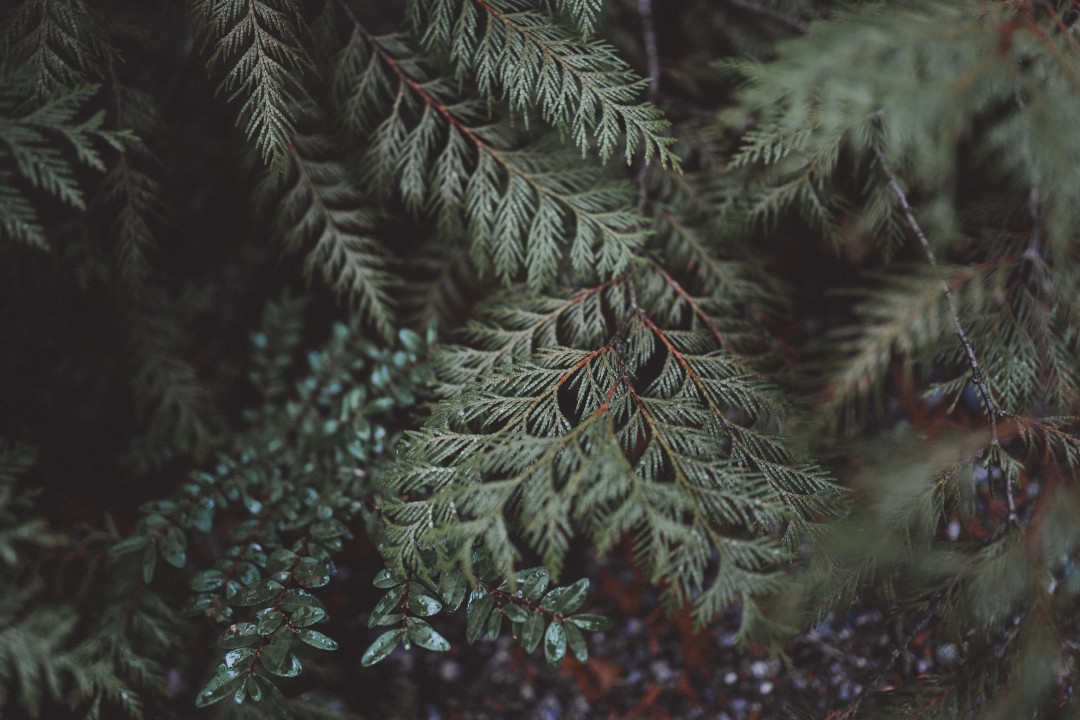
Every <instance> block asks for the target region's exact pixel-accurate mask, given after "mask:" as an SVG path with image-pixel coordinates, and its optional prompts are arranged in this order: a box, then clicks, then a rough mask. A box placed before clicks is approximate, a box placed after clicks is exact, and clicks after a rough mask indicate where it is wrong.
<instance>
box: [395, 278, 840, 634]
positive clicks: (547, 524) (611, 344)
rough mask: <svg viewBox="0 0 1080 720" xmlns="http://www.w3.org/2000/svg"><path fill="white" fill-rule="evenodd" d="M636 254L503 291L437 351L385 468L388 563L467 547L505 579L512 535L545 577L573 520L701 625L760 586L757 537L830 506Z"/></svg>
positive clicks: (762, 552) (710, 336)
mask: <svg viewBox="0 0 1080 720" xmlns="http://www.w3.org/2000/svg"><path fill="white" fill-rule="evenodd" d="M639 262H640V265H639V267H638V268H636V269H635V270H631V271H629V272H628V273H626V274H625V275H623V276H620V277H617V278H615V279H613V280H611V281H609V282H608V283H605V284H603V285H599V286H596V287H594V288H590V289H588V290H584V291H580V292H578V293H575V294H573V295H571V296H570V297H567V298H562V299H559V298H535V299H530V298H527V297H526V298H525V299H523V301H522V302H521V303H515V304H514V305H508V303H507V302H506V299H505V298H504V299H503V302H501V303H500V304H499V305H497V306H496V307H497V308H499V309H498V310H495V311H493V317H495V318H498V320H496V321H495V322H492V323H491V324H488V325H474V326H473V327H472V328H471V331H470V334H471V336H472V338H473V339H474V341H475V343H476V345H478V346H479V347H478V348H476V349H470V348H451V349H449V351H448V354H447V355H446V356H444V357H443V358H441V359H440V363H439V371H440V375H441V376H443V377H445V378H446V379H448V380H449V382H450V383H451V385H450V386H449V387H448V388H446V389H445V390H444V392H445V393H446V394H447V395H448V396H449V397H448V399H447V400H444V401H443V402H442V403H441V404H440V405H439V406H438V407H437V408H436V409H435V411H434V413H433V415H432V419H431V420H430V421H429V422H428V423H427V425H425V427H424V429H423V430H421V431H420V432H418V433H414V434H413V435H412V436H411V438H410V442H409V445H408V447H407V450H406V451H405V453H404V455H403V457H402V459H401V460H400V461H399V462H398V464H397V465H396V466H395V469H394V471H393V472H392V473H391V474H390V475H388V477H387V479H386V482H387V483H388V484H389V486H390V487H391V489H393V490H394V491H395V492H399V493H408V494H413V493H420V495H419V496H418V498H417V499H416V500H413V501H410V502H404V503H401V504H395V505H389V506H387V508H386V513H387V516H388V519H389V521H390V523H391V524H390V526H389V528H388V538H389V539H390V542H389V543H388V544H387V546H386V547H384V552H385V553H386V554H387V556H388V558H389V561H390V562H391V564H392V566H396V567H400V568H402V569H410V570H417V569H420V568H423V567H425V563H424V562H423V558H422V556H421V555H420V552H421V549H429V550H432V551H435V552H437V553H439V554H440V558H441V559H440V562H441V563H442V564H444V565H458V566H461V567H463V568H466V569H468V568H470V567H471V556H472V552H473V551H474V550H476V549H481V548H482V550H483V552H484V554H485V555H487V556H489V557H490V558H491V560H492V562H493V563H494V564H495V567H496V568H497V569H499V571H500V572H503V573H510V572H511V571H512V568H513V562H514V560H515V556H514V555H515V550H514V545H513V543H512V541H511V538H512V537H521V538H523V539H524V540H525V541H526V542H527V544H528V545H529V547H531V548H533V549H535V550H536V551H537V552H539V553H540V554H541V557H542V558H543V559H544V561H545V564H546V565H547V566H548V567H549V568H551V569H552V570H553V571H554V572H557V571H558V570H559V568H560V567H561V566H562V562H563V558H564V556H565V553H566V551H567V548H568V545H569V541H570V538H571V537H572V536H573V535H574V534H575V533H576V532H577V531H579V530H580V531H582V532H584V533H585V534H586V535H587V536H588V537H589V539H590V540H591V541H592V542H593V543H594V545H595V546H596V547H597V549H598V550H599V551H600V552H606V551H608V550H610V549H611V548H613V547H614V546H615V544H616V543H617V542H618V541H619V540H620V539H621V538H622V537H623V536H625V535H629V536H631V537H632V538H633V540H634V550H635V554H636V556H637V559H638V561H639V563H640V564H641V566H642V567H643V569H644V570H645V572H646V574H647V575H648V577H649V578H650V579H651V580H653V581H654V582H658V583H662V584H663V585H665V587H666V589H665V593H664V602H665V605H666V606H667V608H668V609H669V610H673V609H675V608H677V607H679V606H680V605H681V604H682V603H683V602H684V601H685V600H687V599H689V598H693V602H694V605H695V617H696V619H697V621H698V622H699V623H704V622H708V621H709V620H710V619H711V618H712V617H714V616H715V614H716V613H718V612H719V611H720V610H721V609H722V608H723V607H725V606H726V605H728V604H730V603H731V602H732V601H733V600H734V599H735V598H736V597H738V596H739V595H741V594H744V593H745V594H747V595H752V594H755V593H758V592H763V591H766V590H768V589H770V588H772V587H774V582H775V576H774V575H773V574H772V573H773V572H774V571H775V569H776V567H777V563H778V562H779V561H780V560H781V558H782V557H783V556H784V552H783V550H782V549H781V545H779V544H777V543H776V542H775V540H774V539H770V538H769V537H768V535H769V534H771V533H772V532H773V531H774V530H776V529H777V528H778V527H779V526H781V525H784V526H786V527H787V532H788V539H789V540H790V541H792V542H794V541H795V539H796V538H798V537H801V536H802V534H803V533H804V532H805V530H806V525H807V523H811V522H813V520H814V519H815V518H816V517H818V516H819V515H824V514H831V513H834V512H836V511H837V510H838V507H839V506H838V505H837V502H836V501H837V494H838V493H837V489H836V487H835V486H834V485H833V484H832V483H831V482H830V481H829V480H828V479H827V477H826V476H825V475H824V473H822V472H821V471H820V470H818V469H816V468H813V467H810V466H801V465H799V464H798V463H796V462H794V460H793V458H792V455H791V454H790V452H789V451H788V450H787V449H785V448H784V445H783V444H782V443H781V442H780V441H779V440H778V439H776V438H775V437H773V436H771V435H770V434H768V433H767V432H763V430H764V429H766V428H768V427H770V425H771V424H772V423H775V422H777V421H778V420H779V418H780V417H781V416H782V415H783V413H784V409H783V405H782V403H778V402H777V401H776V399H775V398H774V397H773V396H772V394H771V393H770V392H769V390H768V389H767V388H766V387H765V386H763V384H762V383H761V382H760V380H759V379H758V376H757V374H756V373H755V372H754V371H752V370H751V369H750V368H749V367H747V366H746V365H744V364H743V362H742V361H740V360H738V359H736V358H735V357H734V356H732V355H730V354H729V353H727V352H725V351H724V350H723V337H722V335H720V333H719V332H718V330H717V328H716V324H715V322H714V321H713V320H712V318H708V321H707V322H706V318H707V316H706V318H703V317H700V314H703V311H702V310H701V306H700V304H697V303H696V302H691V298H689V297H688V296H685V295H684V291H682V290H681V288H680V287H678V286H677V284H676V283H674V281H672V280H671V278H670V276H668V275H667V274H666V273H665V272H662V271H661V270H660V269H659V268H658V267H657V266H656V265H654V264H653V263H651V262H650V261H639ZM590 316H591V318H592V319H591V320H588V319H586V318H588V317H590ZM654 317H655V318H659V321H658V320H654ZM661 323H662V324H663V327H661ZM583 328H587V329H584V330H583ZM729 417H736V418H738V422H736V421H733V420H730V419H729ZM746 530H750V531H751V533H752V534H758V535H760V534H761V533H764V536H759V537H756V539H753V540H748V539H746V537H745V535H744V534H743V533H744V531H746ZM717 558H718V562H719V570H716V569H715V567H714V565H713V563H714V562H715V561H716V560H717Z"/></svg>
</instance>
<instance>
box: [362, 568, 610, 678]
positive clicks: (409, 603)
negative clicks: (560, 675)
mask: <svg viewBox="0 0 1080 720" xmlns="http://www.w3.org/2000/svg"><path fill="white" fill-rule="evenodd" d="M473 562H474V563H475V566H474V569H475V571H476V572H477V573H478V577H476V578H474V583H473V585H474V587H473V589H472V591H471V592H468V585H469V582H468V580H467V579H466V577H465V575H464V574H463V573H462V572H461V571H460V570H451V571H448V572H445V573H443V574H442V576H441V577H440V578H438V582H437V584H436V583H435V582H432V581H434V580H435V578H434V577H433V576H428V575H427V574H426V573H425V574H414V573H408V574H406V575H404V576H401V575H396V574H395V573H394V572H393V571H392V570H390V569H387V570H384V571H383V572H382V573H380V574H379V575H378V576H376V578H375V586H376V587H380V588H389V591H388V592H387V593H386V595H384V596H383V598H382V600H380V601H379V604H378V605H376V606H375V609H374V610H373V611H372V613H371V618H370V619H369V620H368V627H376V626H386V625H395V624H397V623H399V622H400V623H401V627H400V628H398V629H397V630H387V631H386V632H384V633H383V634H382V635H380V636H379V637H378V639H377V640H375V642H373V643H372V644H371V646H370V647H369V648H368V649H367V650H366V651H365V652H364V656H363V658H362V659H361V663H362V664H363V665H364V666H365V667H366V666H369V665H374V664H375V663H377V662H379V661H381V660H384V659H385V658H386V657H387V656H388V655H389V654H390V653H392V652H393V651H394V649H395V648H396V647H397V645H398V643H399V642H400V643H402V644H403V645H404V646H405V649H406V650H408V649H409V647H410V645H411V644H412V643H416V644H417V645H419V646H420V647H422V648H426V649H428V650H434V651H436V652H446V651H447V650H449V649H450V643H449V642H447V641H446V639H445V638H444V637H443V636H442V635H439V633H437V632H435V630H434V629H433V628H432V627H431V625H429V624H428V622H427V621H426V620H423V619H422V618H424V617H428V616H431V615H434V614H436V613H438V612H440V611H442V612H445V613H453V612H454V611H455V610H457V609H458V608H459V607H461V604H462V602H464V600H465V597H466V593H468V603H467V605H466V612H465V614H466V618H467V623H466V639H467V640H468V642H469V643H474V642H476V641H477V640H479V639H480V638H481V637H483V636H484V635H487V636H488V637H489V638H491V639H492V640H495V639H497V638H498V637H499V633H500V632H502V627H503V625H504V624H505V622H504V621H505V620H509V621H510V625H511V631H512V633H513V638H514V640H516V641H517V642H518V644H520V645H521V646H522V647H523V648H524V649H525V651H526V652H530V653H531V652H533V651H534V650H536V648H537V647H538V646H539V645H540V641H541V639H543V641H544V657H545V659H546V660H547V662H548V665H550V666H551V667H552V668H557V667H558V666H559V664H560V663H561V662H562V660H563V658H564V657H566V656H567V650H568V649H569V651H570V652H571V653H573V654H574V656H575V657H577V659H578V660H579V661H581V662H585V660H587V659H588V657H589V649H588V646H587V645H586V644H585V638H584V636H583V635H582V634H581V630H588V631H591V632H596V631H603V630H610V629H611V628H612V627H613V623H612V622H611V620H610V619H608V618H606V617H603V616H601V615H590V614H587V613H578V614H574V615H571V614H570V613H573V612H574V611H576V610H577V609H578V608H579V607H581V604H582V603H583V602H584V601H585V594H586V592H587V591H588V589H589V579H588V578H582V579H581V580H578V581H577V582H576V583H574V584H573V585H569V586H566V587H557V588H553V589H551V590H548V589H547V588H548V582H549V581H550V576H549V574H548V571H547V570H546V569H545V568H543V567H535V568H527V569H525V570H522V571H520V572H518V573H517V574H516V577H515V579H514V580H513V581H512V580H509V579H508V580H503V581H502V582H501V583H498V585H496V581H498V580H499V579H500V578H501V577H502V573H499V572H498V571H496V569H495V567H494V566H493V565H492V564H491V563H490V562H489V561H487V560H486V559H485V558H484V557H483V556H482V555H480V554H477V555H475V556H474V558H473ZM428 578H430V580H429V579H428ZM398 610H400V612H395V611H398ZM545 624H546V627H547V630H545V629H544V628H545Z"/></svg>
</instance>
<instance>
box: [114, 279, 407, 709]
mask: <svg viewBox="0 0 1080 720" xmlns="http://www.w3.org/2000/svg"><path fill="white" fill-rule="evenodd" d="M301 308H302V303H299V302H298V301H295V300H289V299H288V298H286V299H285V300H283V301H282V303H281V304H276V305H271V306H269V307H268V308H267V311H266V313H265V315H264V318H263V324H262V329H261V330H260V332H258V333H255V334H254V335H253V336H252V343H253V346H254V353H253V358H252V359H253V364H254V370H253V372H252V381H253V382H254V383H255V385H256V386H257V387H258V388H259V389H260V390H261V391H262V392H263V402H262V404H261V405H258V406H256V407H254V408H252V409H251V410H249V411H248V412H247V413H246V418H245V419H246V420H247V422H248V423H249V424H250V429H249V430H248V431H246V432H244V433H240V434H238V435H237V436H236V437H235V438H234V439H233V441H232V443H231V447H229V448H228V449H227V450H224V451H222V452H221V453H219V455H218V457H217V467H216V470H215V471H214V473H205V472H197V473H194V474H193V475H192V476H191V479H190V481H189V482H188V483H187V484H185V485H184V487H183V488H182V489H181V491H180V493H179V494H178V495H177V496H175V497H173V498H169V499H165V500H158V501H154V502H150V503H147V504H146V505H144V506H143V508H142V509H143V512H144V513H145V515H144V517H143V518H142V519H141V520H140V521H139V525H138V528H137V529H136V532H135V533H134V534H133V535H131V536H130V537H128V538H126V539H125V540H123V541H122V542H120V543H119V544H117V545H115V546H114V547H113V548H112V553H113V554H114V555H121V556H122V555H128V554H136V553H137V554H138V555H139V556H140V557H141V568H142V581H143V582H144V583H147V584H149V583H151V582H152V581H153V579H154V577H155V574H156V573H157V572H158V567H159V564H158V559H159V558H160V559H161V560H164V561H165V562H166V563H168V564H169V565H172V566H174V567H177V568H183V567H186V566H187V565H188V553H189V549H188V546H189V540H188V537H189V533H192V532H195V531H198V532H202V533H206V532H210V531H211V529H212V528H213V526H214V522H215V520H216V519H217V518H218V517H219V516H220V514H221V513H222V512H224V511H225V510H226V509H228V508H229V507H230V506H239V507H241V508H243V509H244V510H245V511H246V513H247V514H248V515H249V516H250V519H248V520H245V521H243V522H241V523H238V524H236V525H234V526H233V527H232V528H231V529H230V531H229V535H228V537H229V543H230V544H229V546H228V548H227V549H226V550H225V551H224V552H223V554H222V557H221V559H220V560H218V561H217V562H216V563H214V565H213V566H212V567H210V568H207V569H205V570H201V571H199V572H196V573H195V574H194V575H192V576H191V578H190V579H189V581H188V584H189V586H190V588H191V590H192V591H193V592H194V593H196V595H195V597H194V599H193V600H192V602H191V604H190V607H189V610H190V613H191V614H198V615H205V616H207V617H210V618H213V619H214V620H216V621H217V622H219V623H221V624H222V625H223V626H228V629H227V631H226V632H225V634H224V635H222V636H221V637H220V638H219V639H218V642H217V645H218V647H219V648H222V649H225V650H228V652H227V653H226V654H225V658H224V660H223V661H222V664H221V665H220V666H219V667H218V670H217V673H216V674H215V675H214V677H213V678H212V679H211V680H210V682H209V683H208V684H207V685H206V687H204V688H203V690H202V691H201V692H200V693H199V695H198V698H197V704H198V705H199V706H204V705H210V704H213V703H216V702H218V701H220V700H223V699H224V698H226V697H235V699H236V702H237V703H240V702H242V701H243V699H244V698H245V697H246V696H250V697H251V698H252V699H253V700H256V701H257V702H261V703H263V704H265V705H267V707H268V708H269V709H270V710H271V711H272V712H275V713H278V714H281V715H283V716H289V710H288V706H287V704H285V702H284V700H282V697H281V695H280V691H278V690H277V688H276V686H275V685H274V683H273V680H272V678H271V676H280V677H293V676H295V675H297V674H299V673H300V671H301V668H302V666H301V663H300V660H299V659H298V658H297V656H296V655H295V654H294V653H293V652H291V649H292V648H293V647H294V646H295V643H294V640H299V641H302V642H304V643H306V644H308V645H310V646H313V647H316V648H319V649H322V650H334V649H336V648H337V644H336V642H334V641H333V640H331V639H330V638H328V637H327V636H326V635H324V634H322V633H320V632H318V631H315V630H312V629H311V628H309V627H308V626H310V625H312V624H315V623H318V622H320V621H324V620H325V618H326V615H327V613H326V607H325V605H323V603H322V601H320V600H319V599H318V597H317V596H316V595H315V594H313V593H312V592H310V591H311V590H313V589H315V588H320V587H322V586H324V585H326V584H327V583H329V582H330V579H331V577H332V576H333V575H334V574H335V573H336V569H335V567H334V563H333V561H332V560H331V555H332V553H334V552H335V551H337V550H340V549H341V546H342V542H343V540H344V539H347V538H350V537H352V534H351V531H350V530H349V527H348V525H347V524H346V523H348V522H350V521H352V520H354V519H360V520H363V521H365V523H366V524H367V525H368V526H369V527H370V526H372V524H373V523H374V521H375V518H374V514H373V512H372V510H371V508H370V507H367V506H366V505H365V502H370V501H371V500H374V499H381V495H382V491H380V489H379V488H378V486H377V485H375V484H374V483H373V482H372V480H371V478H370V476H369V472H371V471H372V470H373V467H378V463H379V458H381V457H382V456H384V455H385V453H386V452H387V451H388V450H389V448H390V447H391V446H392V444H393V442H394V438H393V437H391V436H389V435H388V433H387V429H386V425H387V424H388V422H387V421H388V419H389V418H391V417H392V416H393V414H394V412H395V409H398V408H408V407H410V406H412V405H413V404H414V403H415V402H416V394H417V393H420V394H422V393H423V392H424V389H425V383H426V373H427V371H426V366H425V365H424V364H423V363H422V362H421V361H420V355H422V354H423V352H424V349H425V342H424V340H423V339H422V338H420V337H419V336H418V335H416V333H413V332H411V331H409V330H402V331H401V333H400V339H399V346H398V348H397V349H396V350H395V349H393V348H385V349H382V348H379V347H377V346H375V345H374V344H372V343H371V342H369V341H367V340H363V339H361V338H360V337H359V332H358V329H357V327H356V326H355V325H354V326H353V327H349V326H346V325H344V324H340V323H339V324H337V325H335V326H334V328H333V331H332V337H331V339H330V341H329V343H328V344H327V346H326V347H325V348H324V349H323V350H321V351H318V352H312V353H310V354H309V355H308V358H307V364H308V366H309V368H310V374H309V375H306V376H304V377H303V378H302V379H300V380H299V381H297V382H295V384H293V383H286V382H285V379H284V377H285V376H284V372H285V371H286V370H287V369H288V368H289V366H290V365H291V364H292V360H293V350H294V348H295V347H296V345H297V342H298V340H299V337H298V331H299V326H298V323H297V313H298V312H299V310H300V309H301ZM290 384H291V385H293V389H292V391H291V392H290V391H289V385H290ZM241 618H246V621H241Z"/></svg>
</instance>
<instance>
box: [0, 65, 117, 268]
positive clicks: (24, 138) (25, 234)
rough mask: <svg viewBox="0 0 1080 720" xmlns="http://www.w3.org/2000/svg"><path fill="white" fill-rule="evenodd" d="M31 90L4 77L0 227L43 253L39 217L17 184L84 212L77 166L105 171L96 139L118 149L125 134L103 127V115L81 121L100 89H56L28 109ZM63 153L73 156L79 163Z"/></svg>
mask: <svg viewBox="0 0 1080 720" xmlns="http://www.w3.org/2000/svg"><path fill="white" fill-rule="evenodd" d="M29 90H30V86H29V85H28V78H27V77H26V76H23V75H20V74H18V73H12V72H9V73H6V74H4V75H2V76H0V229H2V230H3V233H4V235H5V236H6V237H8V238H10V239H13V240H18V241H20V242H25V243H27V244H30V245H36V246H37V247H39V248H43V249H44V248H48V246H49V245H48V242H47V241H46V239H45V233H44V229H43V228H42V226H41V224H40V221H39V219H38V213H37V211H36V210H35V209H34V206H33V205H32V204H31V201H30V199H29V198H28V197H27V196H26V193H25V191H24V190H23V189H22V188H21V187H20V186H19V183H18V181H20V180H21V181H24V182H25V183H27V184H29V186H30V187H32V188H34V189H36V190H40V191H42V192H44V193H47V194H48V195H51V196H53V197H55V198H56V199H57V200H60V201H61V202H63V203H65V204H67V205H70V206H71V207H73V208H76V209H79V210H82V209H85V208H86V201H85V200H84V198H83V192H82V189H81V188H80V186H79V182H78V180H77V178H76V175H75V168H76V166H77V165H85V166H87V167H90V168H92V169H94V170H98V171H102V172H103V171H104V170H105V163H104V161H103V160H102V157H101V152H100V150H99V149H98V147H96V146H95V141H100V142H104V143H107V144H110V145H112V146H113V147H115V148H117V149H119V147H120V138H121V136H120V135H118V134H117V133H114V132H110V131H106V130H104V129H103V128H102V123H103V121H104V113H101V112H98V113H96V114H94V115H92V116H90V117H88V118H85V119H82V120H80V119H79V116H80V114H81V111H82V109H83V106H84V105H85V104H86V103H87V101H88V100H90V98H92V97H93V96H94V94H95V93H96V92H97V90H98V87H97V86H96V85H80V86H78V87H76V88H74V89H72V90H62V91H57V92H55V93H53V94H51V95H50V96H49V97H48V99H47V100H46V101H45V102H43V103H42V104H40V105H39V106H37V107H32V108H29V109H27V108H26V105H25V100H26V98H27V97H28V91H29ZM60 140H63V144H60V143H58V142H57V141H60ZM65 151H68V152H73V153H74V155H75V162H73V161H72V158H71V157H70V155H68V154H65Z"/></svg>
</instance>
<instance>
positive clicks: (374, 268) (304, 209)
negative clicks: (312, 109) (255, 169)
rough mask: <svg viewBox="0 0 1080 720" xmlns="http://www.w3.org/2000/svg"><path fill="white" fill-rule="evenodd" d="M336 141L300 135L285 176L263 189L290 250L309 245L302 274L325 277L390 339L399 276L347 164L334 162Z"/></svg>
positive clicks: (268, 180)
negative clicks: (392, 296)
mask: <svg viewBox="0 0 1080 720" xmlns="http://www.w3.org/2000/svg"><path fill="white" fill-rule="evenodd" d="M332 147H333V141H332V140H331V139H330V138H327V137H324V136H315V135H296V136H294V137H293V139H292V142H291V143H290V145H289V147H288V154H289V158H288V164H287V166H286V168H285V172H283V173H281V174H274V173H272V172H271V173H269V174H268V175H267V177H266V178H265V180H264V181H263V186H262V188H261V189H260V191H259V192H260V193H261V194H265V195H267V196H268V199H270V200H271V201H272V202H273V203H274V204H275V205H276V207H277V211H276V212H277V226H278V232H279V234H280V235H281V238H282V241H283V242H284V244H285V246H286V247H287V248H288V249H289V250H291V251H294V252H295V251H298V250H300V249H302V248H307V247H310V249H308V251H307V259H306V260H305V262H304V270H305V272H306V273H307V275H308V276H309V277H310V276H312V275H321V276H322V277H323V279H324V280H325V281H326V283H327V284H328V285H329V286H330V287H331V288H332V289H333V290H334V292H335V293H337V294H338V295H339V296H341V297H345V298H348V299H349V300H351V301H352V302H353V303H355V305H356V307H357V309H358V310H359V311H360V313H361V314H362V315H363V316H364V317H365V318H367V319H368V320H370V321H371V322H372V323H373V324H374V325H375V326H376V327H377V328H378V330H379V332H380V333H382V334H383V335H384V336H386V337H392V336H393V332H394V328H393V311H392V302H391V299H390V297H389V295H388V294H387V290H388V288H390V287H391V286H392V285H394V284H396V282H397V277H396V276H395V275H393V274H392V273H391V272H389V271H388V270H387V269H386V268H387V265H388V261H389V258H388V254H387V253H386V251H385V250H384V249H383V247H382V245H380V244H379V242H378V241H377V240H375V239H374V238H373V237H371V235H370V233H371V231H372V230H373V228H374V224H375V222H374V220H375V218H374V213H373V211H372V210H371V209H369V207H368V206H367V205H366V204H365V203H364V201H363V198H362V197H361V195H360V193H359V192H358V191H357V189H356V185H355V184H354V183H353V182H352V180H351V178H350V177H349V175H348V171H347V170H346V168H345V166H344V165H342V164H341V163H340V162H337V161H335V160H333V159H332Z"/></svg>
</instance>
